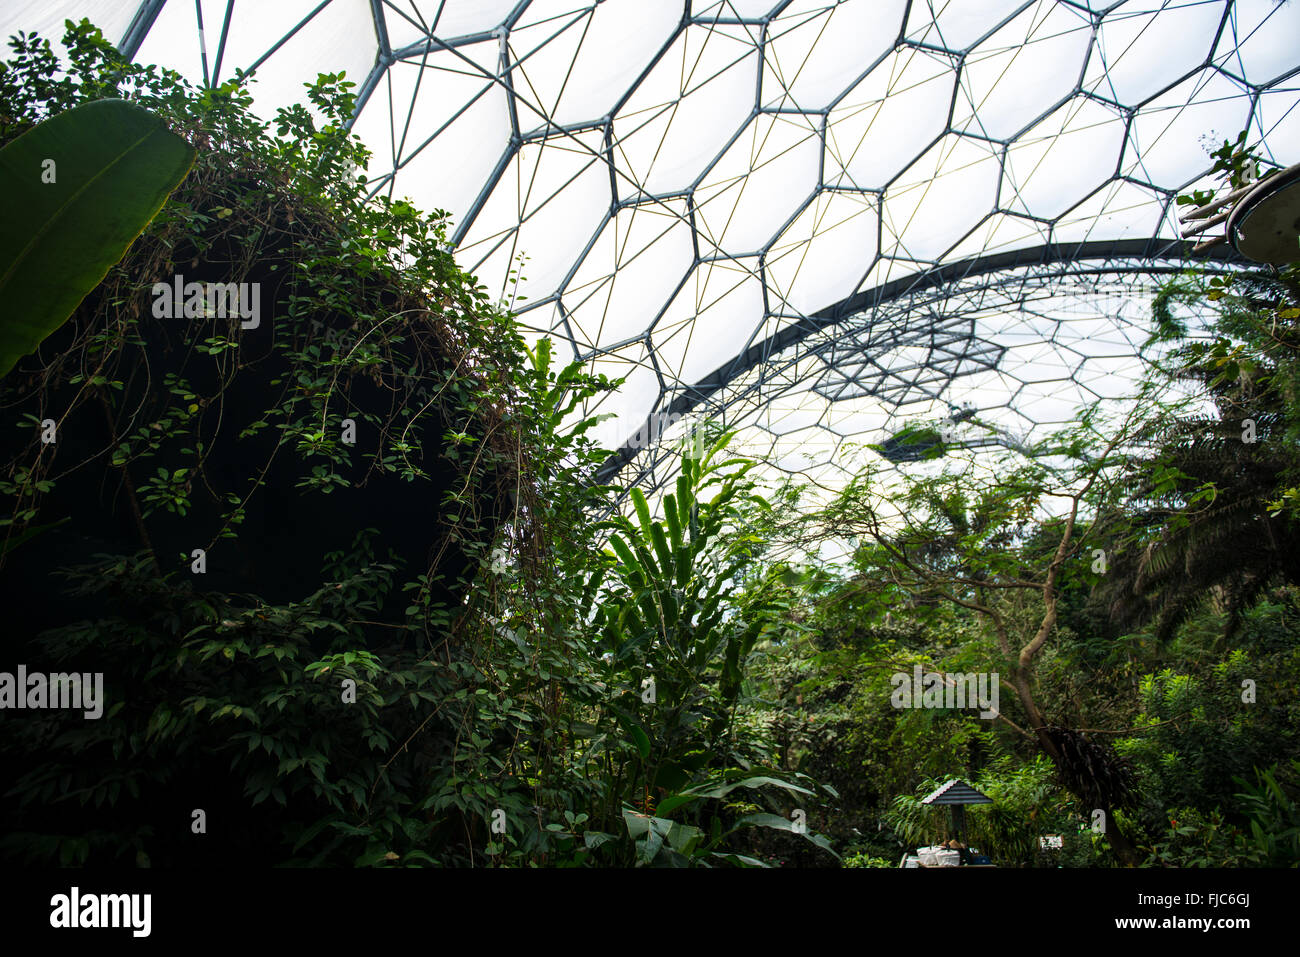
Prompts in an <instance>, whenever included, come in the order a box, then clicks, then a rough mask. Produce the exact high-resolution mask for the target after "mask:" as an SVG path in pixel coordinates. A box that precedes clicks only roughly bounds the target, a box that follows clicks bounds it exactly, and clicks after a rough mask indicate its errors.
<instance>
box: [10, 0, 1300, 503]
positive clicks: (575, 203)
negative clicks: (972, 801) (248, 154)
mask: <svg viewBox="0 0 1300 957" xmlns="http://www.w3.org/2000/svg"><path fill="white" fill-rule="evenodd" d="M65 16H76V17H80V16H87V17H90V18H91V19H92V21H94V22H96V23H97V24H98V25H100V26H101V27H102V28H103V29H104V30H105V33H106V34H108V35H109V36H110V37H115V38H116V37H120V38H121V42H120V46H121V47H122V48H123V49H124V50H125V51H127V52H128V53H130V54H131V55H133V56H135V57H137V58H138V59H141V60H146V61H150V62H157V63H160V64H163V65H165V66H169V67H172V68H175V69H177V70H179V71H181V72H182V73H183V74H185V75H187V76H188V77H189V78H191V79H193V80H195V81H201V82H218V81H220V80H224V79H228V78H229V77H230V76H231V75H233V73H234V71H235V69H237V68H238V69H243V70H251V71H253V74H254V76H255V77H256V82H255V84H254V86H253V90H254V94H255V98H256V102H257V104H258V108H259V110H261V111H262V112H263V113H264V114H266V115H268V116H269V115H270V113H271V112H272V111H273V109H274V108H275V107H277V106H280V105H284V104H287V103H289V102H294V101H296V100H297V99H298V98H299V95H300V93H301V90H302V83H303V82H304V81H305V80H307V79H309V78H311V77H314V76H315V74H317V73H319V72H337V71H340V70H344V71H346V72H347V73H348V75H349V76H350V77H353V78H355V79H356V80H357V81H358V83H359V84H360V94H361V96H360V100H359V105H358V110H357V115H356V118H355V123H354V128H355V130H356V131H357V132H358V133H359V134H360V135H361V136H362V137H363V139H364V140H365V141H366V142H367V144H368V145H369V146H370V148H371V149H372V150H373V151H374V154H375V155H374V160H373V162H372V164H371V168H370V170H369V173H370V176H371V177H372V183H373V189H374V191H375V192H376V193H379V192H383V193H388V194H392V195H395V196H407V197H410V198H411V199H412V200H413V201H414V202H415V203H416V204H417V205H418V206H420V207H422V208H425V209H433V208H441V209H446V210H448V211H450V212H451V213H452V215H453V217H454V219H455V222H456V228H455V237H454V238H455V242H456V245H457V255H458V258H459V261H460V262H461V264H462V265H463V266H464V267H465V268H467V269H468V270H470V271H472V272H474V273H476V274H477V275H478V277H479V279H480V280H481V281H482V282H483V283H484V284H486V285H487V286H488V288H489V289H491V290H493V291H494V292H495V293H496V294H498V295H500V297H501V298H502V299H503V300H504V301H505V302H506V303H507V304H508V305H509V306H510V307H511V308H513V309H515V310H516V311H517V312H518V313H519V315H520V318H521V321H522V322H524V323H525V324H526V325H527V326H528V327H529V328H530V329H531V330H532V332H533V334H534V336H537V337H540V336H541V335H550V336H551V337H552V338H553V339H554V340H556V342H557V345H560V346H561V347H562V348H561V350H560V352H561V354H563V353H564V351H565V349H567V350H568V351H569V352H570V353H571V354H572V356H573V357H575V358H578V359H581V360H584V361H586V362H588V363H589V364H590V367H591V368H592V369H593V370H594V371H600V372H604V373H606V374H608V375H610V376H611V377H623V376H626V378H627V381H626V383H625V384H624V386H623V387H622V388H621V389H620V391H619V392H618V393H617V394H616V395H614V396H611V397H609V398H607V399H606V401H605V403H604V404H603V405H602V407H601V408H600V409H598V410H597V411H600V412H608V413H611V415H612V417H611V418H610V419H608V420H607V421H605V422H603V423H602V425H601V427H600V431H599V433H598V435H599V437H601V438H602V439H603V440H604V441H605V442H606V443H607V444H609V445H611V446H618V445H619V444H620V443H624V444H623V449H622V451H621V453H620V454H619V455H618V456H616V458H615V459H614V460H613V461H612V462H611V464H610V466H609V468H608V469H607V474H609V475H613V474H614V473H616V472H618V471H620V470H621V471H623V474H624V478H625V479H626V480H628V481H645V482H647V484H649V485H652V486H653V485H657V484H659V483H660V482H661V481H662V480H664V479H665V478H667V477H668V476H669V475H670V474H671V471H672V463H671V455H669V454H668V453H667V452H666V451H665V449H664V448H663V447H662V446H658V447H654V446H652V447H645V446H646V443H641V442H630V443H629V442H626V441H625V440H627V439H628V437H629V436H631V435H633V434H634V433H637V432H638V430H641V434H645V430H644V426H643V423H644V422H645V421H646V419H647V417H648V416H651V415H654V414H658V415H671V416H676V415H679V414H687V413H696V414H703V415H707V416H709V417H710V418H713V419H714V420H716V421H717V422H719V423H720V424H721V425H723V426H726V427H729V428H738V429H740V430H741V434H740V440H741V444H742V446H743V447H745V448H746V449H747V450H749V451H752V452H754V453H756V454H760V455H764V456H765V457H767V458H768V460H769V461H770V462H771V464H772V466H773V467H774V468H777V469H790V470H796V471H804V472H808V473H809V474H816V475H817V476H818V477H819V479H820V480H824V481H832V482H833V481H834V476H835V473H836V472H837V471H842V470H844V469H846V468H852V467H853V466H854V462H855V461H856V459H854V458H853V457H852V456H850V455H848V454H847V453H846V451H845V450H846V449H847V448H850V447H856V445H857V444H861V443H867V442H878V441H880V440H881V439H882V438H884V437H885V436H887V435H889V434H890V433H891V432H892V431H893V430H895V429H896V428H897V427H898V426H899V425H900V424H902V423H904V422H907V421H912V420H916V419H923V418H926V417H930V418H933V417H935V416H938V415H943V414H946V413H947V412H948V411H949V410H951V409H954V408H957V407H971V408H977V409H979V410H980V412H981V415H982V416H983V418H984V419H985V420H987V421H991V422H994V423H996V424H997V425H998V427H999V428H1001V429H1003V430H1004V431H1005V432H1006V433H1007V434H1011V435H1016V436H1025V437H1027V436H1029V435H1031V434H1032V433H1033V431H1034V430H1035V429H1038V428H1041V427H1042V426H1044V425H1050V424H1051V423H1054V422H1063V421H1068V420H1069V419H1070V418H1071V417H1072V416H1073V415H1074V410H1075V409H1076V408H1077V407H1078V406H1079V405H1081V404H1083V403H1085V402H1088V401H1089V400H1090V399H1093V398H1096V397H1106V396H1108V395H1121V394H1124V392H1125V391H1126V390H1127V388H1128V387H1129V385H1130V384H1131V383H1132V381H1133V379H1134V378H1135V377H1136V375H1137V374H1138V372H1139V369H1138V366H1137V362H1136V358H1135V356H1136V353H1137V349H1138V346H1139V345H1140V343H1141V341H1142V340H1143V339H1144V338H1145V336H1146V332H1147V330H1146V312H1147V310H1146V307H1145V300H1146V297H1145V295H1144V292H1143V290H1144V289H1149V288H1151V286H1152V285H1153V284H1154V283H1155V282H1158V281H1159V280H1160V278H1161V275H1162V274H1163V273H1166V272H1168V271H1170V270H1172V269H1175V268H1178V265H1179V260H1180V258H1181V256H1182V250H1183V246H1182V244H1181V243H1179V242H1177V240H1176V237H1177V232H1176V228H1175V216H1174V212H1173V198H1174V196H1175V194H1176V193H1177V192H1179V191H1180V190H1184V189H1186V188H1188V187H1189V186H1192V185H1193V184H1197V183H1198V182H1199V181H1201V180H1203V179H1204V177H1205V173H1206V171H1207V169H1208V168H1209V166H1210V163H1211V161H1210V159H1209V157H1208V155H1207V153H1208V150H1207V148H1206V144H1205V142H1203V140H1204V139H1205V138H1206V137H1207V136H1208V137H1210V139H1212V140H1213V141H1214V142H1213V143H1211V145H1216V144H1217V142H1218V141H1221V140H1223V139H1224V138H1232V137H1235V135H1236V133H1237V132H1238V131H1240V130H1242V129H1246V130H1248V131H1249V135H1248V142H1249V143H1250V144H1251V145H1252V146H1254V147H1255V148H1256V149H1257V150H1258V151H1259V152H1260V153H1261V154H1262V155H1263V156H1265V157H1266V158H1269V159H1271V160H1275V161H1277V162H1278V163H1280V164H1282V165H1286V164H1288V163H1291V162H1295V161H1296V160H1297V159H1300V108H1298V106H1300V75H1298V74H1300V4H1296V3H1278V2H1275V0H1127V2H1099V0H1087V2H1085V0H839V2H833V0H671V2H670V0H595V2H590V0H588V2H582V0H324V2H318V0H276V2H275V3H258V4H253V3H249V2H247V0H245V2H243V3H238V4H236V3H235V2H234V0H196V2H189V0H145V2H140V3H136V2H130V3H127V2H113V0H66V2H62V0H61V2H19V3H17V4H13V3H11V4H9V5H8V6H7V9H6V11H5V13H4V14H0V25H2V26H3V27H4V30H5V32H6V34H8V33H10V32H13V31H15V30H18V29H27V30H30V29H41V30H43V31H44V32H46V33H55V34H57V32H58V31H57V29H51V28H52V27H55V26H56V25H57V24H58V23H59V22H61V20H62V19H63V18H64V17H65ZM514 270H518V274H517V275H518V276H519V277H521V278H518V280H517V281H514V276H515V275H516V274H515V273H514V272H513V271H514Z"/></svg>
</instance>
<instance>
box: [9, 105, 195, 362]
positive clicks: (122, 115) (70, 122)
mask: <svg viewBox="0 0 1300 957" xmlns="http://www.w3.org/2000/svg"><path fill="white" fill-rule="evenodd" d="M194 156H195V151H194V147H192V146H190V144H189V143H187V142H185V140H183V139H182V138H181V137H179V136H177V135H176V134H175V133H172V132H171V131H170V130H168V129H167V127H166V125H165V124H164V123H163V121H162V120H161V119H160V118H159V117H157V116H155V115H154V114H152V113H150V112H149V111H148V110H145V109H142V108H140V107H138V106H134V105H132V104H130V103H127V102H126V101H124V100H96V101H95V102H93V103H86V104H83V105H82V106H78V107H76V108H75V109H71V110H68V111H67V112H65V113H60V114H59V115H58V116H55V117H52V118H50V119H49V120H46V121H45V122H44V123H41V124H40V125H38V126H36V127H34V128H33V129H30V130H28V131H27V132H26V133H24V134H23V135H22V136H20V137H18V138H17V139H16V140H14V141H13V142H12V143H10V144H8V145H7V146H5V148H4V149H2V150H0V190H3V195H4V205H5V213H4V216H3V217H0V304H2V305H0V310H3V311H0V376H4V375H6V374H7V373H8V372H9V370H10V369H12V368H13V367H14V364H15V363H16V362H17V361H18V360H19V359H20V358H21V357H22V356H25V355H27V354H28V353H29V352H32V351H33V350H35V349H36V347H37V346H39V345H40V344H41V342H42V341H43V340H44V339H45V338H46V336H48V335H49V334H50V333H52V332H53V331H54V330H55V329H57V328H58V327H59V326H61V325H62V324H63V323H64V322H65V321H66V320H67V318H68V317H69V316H70V315H72V312H73V310H75V309H76V308H77V306H78V304H80V302H81V300H82V299H84V298H85V297H86V294H87V293H89V292H90V291H91V290H92V289H94V288H95V286H97V285H98V284H99V282H100V281H101V280H102V279H103V278H104V276H105V274H106V273H107V272H108V270H109V269H110V268H111V267H112V266H113V265H114V264H115V263H116V262H118V261H119V260H120V259H121V258H122V256H123V255H124V254H125V253H126V250H127V248H128V247H129V246H130V245H131V243H132V242H133V241H134V240H135V238H136V237H137V236H139V235H140V233H141V231H142V230H143V229H144V228H145V226H147V225H148V224H149V221H150V220H151V219H153V217H154V215H155V214H156V213H157V212H158V210H159V209H161V208H162V205H163V203H164V202H166V200H167V197H168V196H169V195H170V194H171V192H172V190H174V189H175V188H176V187H177V186H179V185H180V182H181V180H182V179H184V178H185V174H186V173H188V172H189V169H190V167H191V166H192V165H193V163H194ZM47 161H53V165H52V166H51V165H50V164H49V163H48V162H47ZM47 170H48V171H50V173H52V176H53V180H54V181H53V182H45V181H44V180H46V179H48V178H50V176H49V175H47Z"/></svg>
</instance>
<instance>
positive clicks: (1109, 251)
mask: <svg viewBox="0 0 1300 957" xmlns="http://www.w3.org/2000/svg"><path fill="white" fill-rule="evenodd" d="M1185 245H1186V244H1185V243H1183V242H1181V241H1170V240H1158V239H1130V240H1119V241H1110V242H1107V241H1096V242H1084V243H1051V244H1046V245H1042V246H1036V247H1030V248H1026V249H1018V250H1011V251H1008V252H1002V253H997V254H993V255H989V256H974V257H970V258H968V259H964V260H961V261H958V262H952V263H945V264H943V265H939V266H935V267H933V268H931V269H928V270H924V271H923V272H920V273H915V274H913V275H910V276H904V277H901V278H899V279H895V280H891V281H889V282H886V283H883V284H881V285H878V286H874V287H872V288H870V289H865V290H863V291H861V292H858V293H856V294H855V295H853V296H850V297H849V298H847V299H844V300H842V301H840V302H838V303H835V304H834V305H832V306H829V307H827V308H825V309H822V310H820V311H819V312H817V313H814V314H813V315H810V316H808V317H806V318H805V319H803V320H801V321H797V322H795V323H794V324H792V325H790V326H788V327H786V328H785V329H782V330H780V331H779V332H776V333H774V334H773V335H771V336H769V337H767V338H766V339H764V340H763V341H762V342H760V343H758V344H756V345H753V346H751V347H750V348H749V349H747V350H745V351H744V352H742V353H740V354H738V355H737V356H735V357H734V358H732V359H730V360H728V361H727V362H726V363H724V364H723V365H720V366H719V367H718V368H717V369H715V370H714V371H713V372H712V373H711V374H710V375H709V376H707V377H705V378H704V379H702V380H700V381H698V382H695V383H693V384H691V385H688V386H683V387H682V388H680V389H679V390H677V394H676V395H675V396H674V397H673V398H672V400H671V401H669V402H668V403H666V404H665V405H663V406H662V407H661V408H658V409H655V410H653V411H652V412H651V413H650V415H648V416H647V418H646V421H645V423H644V425H643V426H642V427H641V429H640V430H639V432H640V434H642V435H649V434H654V433H657V431H658V428H657V426H656V419H657V418H658V421H660V422H662V421H663V417H668V416H672V417H680V416H685V415H688V414H689V413H691V412H693V411H695V410H696V409H697V408H699V407H700V406H702V405H706V404H707V403H708V402H709V400H710V399H711V398H712V397H713V396H715V395H716V394H717V393H719V392H720V391H722V390H723V389H724V388H726V387H727V386H728V385H729V384H730V383H732V382H734V381H736V380H737V379H739V378H740V377H742V376H744V375H745V374H746V373H749V372H752V371H753V370H755V369H758V368H761V367H764V366H767V365H769V364H771V363H772V362H773V361H774V360H776V359H777V358H778V357H781V358H782V359H783V360H784V361H785V362H786V363H787V364H789V363H792V362H795V361H797V360H798V358H799V357H800V355H801V352H800V347H801V346H804V345H805V344H807V343H808V342H809V340H810V339H811V338H812V337H813V336H814V335H816V334H818V333H828V334H832V335H833V333H834V330H835V328H836V327H837V326H841V325H843V324H845V323H848V322H849V321H851V320H855V319H861V318H864V317H870V316H872V315H874V313H875V312H876V311H877V310H879V309H880V308H881V307H883V306H886V305H888V304H889V303H892V302H895V301H897V300H899V299H902V298H904V297H908V296H913V295H916V294H918V293H924V292H927V291H933V290H939V289H941V288H943V287H945V286H947V285H949V284H952V283H964V282H967V281H969V280H972V279H978V278H981V277H989V278H991V279H994V280H996V278H997V277H998V276H1001V275H1010V274H1011V273H1013V272H1014V271H1015V270H1019V269H1026V268H1028V269H1043V268H1047V267H1053V266H1065V267H1067V268H1066V269H1065V270H1063V271H1062V273H1061V274H1060V275H1063V276H1064V275H1068V276H1080V275H1091V276H1104V277H1123V276H1131V275H1134V274H1141V275H1162V274H1163V275H1169V274H1175V273H1178V272H1181V271H1183V270H1184V269H1186V268H1187V267H1188V265H1189V262H1188V260H1187V259H1186V256H1185V254H1184V248H1185ZM1198 261H1201V262H1205V263H1208V264H1210V265H1212V266H1214V267H1218V268H1223V267H1227V266H1230V265H1244V264H1246V263H1245V260H1243V259H1242V258H1241V257H1240V256H1239V255H1238V254H1237V253H1235V252H1234V251H1233V250H1232V249H1230V248H1228V247H1226V246H1219V247H1216V248H1214V249H1212V250H1211V251H1209V252H1208V253H1206V255H1205V256H1204V257H1203V258H1202V260H1198ZM1092 263H1101V264H1102V265H1100V266H1088V267H1086V268H1077V267H1081V266H1084V265H1085V264H1092ZM1012 278H1013V279H1014V277H1012ZM1027 281H1028V282H1031V283H1033V282H1038V281H1041V278H1039V277H1027ZM866 324H867V325H868V326H869V325H870V318H867V319H866ZM811 351H817V350H815V349H811V350H806V351H805V352H804V353H803V354H807V352H811ZM634 434H635V433H634ZM645 452H655V453H657V454H656V455H652V456H651V457H652V460H653V461H652V462H651V464H650V466H649V468H653V466H654V465H655V464H657V462H658V461H660V460H661V459H662V455H663V450H661V449H660V450H647V449H645V448H643V447H641V446H639V445H638V444H636V443H635V442H633V440H629V441H627V442H624V443H623V445H622V446H621V447H620V448H619V449H618V450H617V451H616V452H615V453H614V454H613V455H611V456H610V458H609V459H608V460H606V462H605V463H604V464H603V465H602V466H601V467H600V469H599V470H598V472H597V478H598V480H599V481H602V482H608V481H609V480H610V479H612V478H613V477H614V476H616V475H617V474H618V473H619V472H620V471H622V470H623V469H624V468H625V467H627V466H628V465H629V464H630V463H632V462H633V460H634V459H636V458H637V456H638V455H639V454H642V453H645ZM639 480H640V479H639V478H638V479H634V480H633V481H631V482H629V483H628V484H629V485H632V484H637V482H638V481H639Z"/></svg>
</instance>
